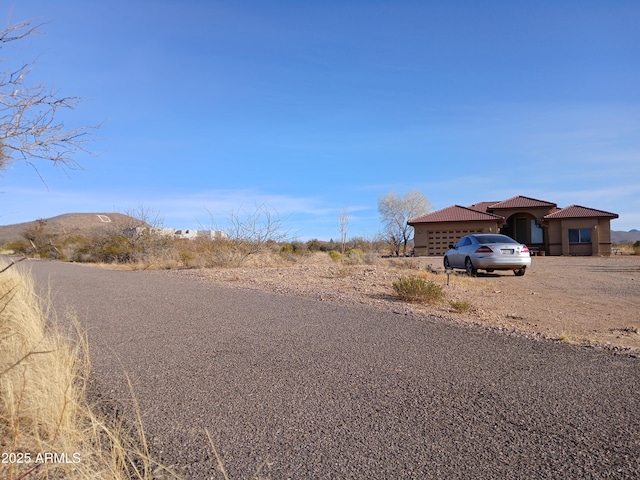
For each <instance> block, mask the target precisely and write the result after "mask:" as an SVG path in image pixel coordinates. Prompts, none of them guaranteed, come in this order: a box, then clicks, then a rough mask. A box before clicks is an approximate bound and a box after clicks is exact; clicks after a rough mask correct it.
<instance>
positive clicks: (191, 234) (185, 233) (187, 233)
mask: <svg viewBox="0 0 640 480" xmlns="http://www.w3.org/2000/svg"><path fill="white" fill-rule="evenodd" d="M174 235H175V236H176V237H178V238H187V239H189V240H193V239H194V238H197V237H198V230H176V231H175V233H174Z"/></svg>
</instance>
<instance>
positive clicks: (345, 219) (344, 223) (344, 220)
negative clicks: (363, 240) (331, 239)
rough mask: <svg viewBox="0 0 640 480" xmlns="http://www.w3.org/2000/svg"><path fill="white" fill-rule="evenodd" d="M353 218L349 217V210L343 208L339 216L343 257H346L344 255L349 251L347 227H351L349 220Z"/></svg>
mask: <svg viewBox="0 0 640 480" xmlns="http://www.w3.org/2000/svg"><path fill="white" fill-rule="evenodd" d="M350 219H351V218H350V217H349V210H348V209H347V208H343V209H342V210H340V212H339V214H338V221H339V224H340V241H341V244H342V256H343V257H344V254H345V253H346V251H347V227H348V225H349V220H350Z"/></svg>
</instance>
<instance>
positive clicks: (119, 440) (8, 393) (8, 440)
mask: <svg viewBox="0 0 640 480" xmlns="http://www.w3.org/2000/svg"><path fill="white" fill-rule="evenodd" d="M0 269H1V268H0ZM48 313H49V312H47V311H46V309H44V308H43V306H42V302H41V301H40V299H39V298H38V297H37V296H36V295H35V293H34V289H33V285H32V283H31V281H30V279H29V278H28V277H26V276H24V275H21V274H19V273H18V272H17V270H16V269H15V268H10V269H8V270H7V271H5V272H2V273H0V454H1V455H2V458H0V478H3V479H8V480H19V479H24V478H29V479H50V478H65V479H109V480H112V479H116V480H117V479H131V478H139V479H151V478H158V477H159V476H162V478H176V476H175V475H174V474H173V473H172V472H170V471H168V470H167V469H164V468H163V467H160V466H158V465H156V464H154V462H153V461H152V459H151V458H150V455H149V452H148V449H147V448H146V442H145V440H144V430H143V429H142V425H141V424H139V425H137V426H135V428H133V429H131V428H125V426H124V425H123V424H122V422H121V421H118V420H115V419H109V418H102V417H101V416H99V415H97V414H96V413H94V411H93V410H92V409H91V408H90V406H89V405H88V404H87V400H86V385H87V383H86V380H87V376H88V372H89V367H90V365H89V357H88V347H87V340H86V336H85V335H83V334H81V333H80V331H79V329H78V328H76V329H75V330H74V332H75V333H73V332H72V333H73V336H74V337H75V338H70V334H69V333H68V332H63V331H62V329H61V328H60V327H57V326H55V325H52V324H47V322H46V321H45V319H46V318H48ZM71 323H73V322H71ZM75 325H77V322H75ZM134 404H135V402H134ZM138 418H140V417H139V416H138Z"/></svg>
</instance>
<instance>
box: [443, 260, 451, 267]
mask: <svg viewBox="0 0 640 480" xmlns="http://www.w3.org/2000/svg"><path fill="white" fill-rule="evenodd" d="M444 268H446V269H447V270H450V269H451V265H450V264H449V257H444Z"/></svg>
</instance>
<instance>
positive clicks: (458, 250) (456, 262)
mask: <svg viewBox="0 0 640 480" xmlns="http://www.w3.org/2000/svg"><path fill="white" fill-rule="evenodd" d="M469 245H471V240H470V239H469V237H462V238H461V239H460V240H458V243H456V245H455V251H454V254H453V255H452V258H450V259H449V263H450V265H451V266H452V267H456V268H464V259H465V258H467V250H466V249H465V247H468V246H469Z"/></svg>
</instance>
